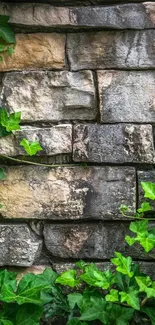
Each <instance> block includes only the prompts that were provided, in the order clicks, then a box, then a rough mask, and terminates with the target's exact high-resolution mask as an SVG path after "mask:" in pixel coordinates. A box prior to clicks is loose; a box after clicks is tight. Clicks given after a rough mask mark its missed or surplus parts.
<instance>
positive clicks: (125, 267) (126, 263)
mask: <svg viewBox="0 0 155 325" xmlns="http://www.w3.org/2000/svg"><path fill="white" fill-rule="evenodd" d="M115 255H116V258H112V259H111V262H112V263H113V264H114V265H116V270H117V271H118V272H120V273H122V274H126V275H128V276H129V278H132V276H133V272H132V271H131V266H132V258H131V257H130V256H129V257H124V256H123V255H122V254H121V253H118V252H115Z"/></svg>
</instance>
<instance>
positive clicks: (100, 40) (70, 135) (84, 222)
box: [0, 0, 155, 271]
mask: <svg viewBox="0 0 155 325" xmlns="http://www.w3.org/2000/svg"><path fill="white" fill-rule="evenodd" d="M40 2H41V1H38V3H32V1H31V3H30V2H29V3H28V2H27V1H25V3H24V1H20V2H18V3H13V2H12V3H10V4H9V3H7V2H3V3H0V14H7V15H9V16H10V23H11V24H12V26H13V27H14V30H15V32H16V40H17V45H16V49H15V53H14V54H13V56H12V57H9V56H7V55H6V56H5V57H4V61H3V62H2V63H0V71H1V73H0V81H1V83H0V98H1V106H5V107H7V109H8V111H9V112H15V111H21V112H22V130H21V131H18V132H16V134H15V135H11V136H9V137H6V138H0V154H1V155H9V156H12V157H22V156H23V155H24V151H23V150H22V148H21V147H20V146H19V142H20V140H21V139H22V138H23V137H26V138H27V139H28V140H30V141H32V140H33V141H34V140H35V141H39V142H40V144H41V146H42V147H43V151H41V152H40V153H39V154H38V156H37V157H35V158H33V162H38V163H40V164H42V163H44V164H45V165H46V166H41V165H40V166H36V165H28V164H22V163H20V164H17V163H13V162H11V161H9V160H8V159H5V160H3V161H1V163H2V164H3V165H4V169H5V171H6V173H7V179H6V180H4V181H1V182H0V202H2V203H3V207H2V209H1V221H0V233H1V236H0V265H1V266H18V267H30V270H33V271H34V270H36V271H37V270H42V269H43V268H44V266H45V265H51V266H53V268H55V269H57V270H60V269H61V270H62V269H65V268H66V267H68V266H70V265H71V263H73V262H74V261H75V260H77V259H86V260H89V261H90V260H94V261H96V262H98V263H101V265H102V267H107V265H109V264H108V260H109V259H110V257H112V255H113V252H114V251H115V250H119V251H121V252H122V253H123V254H131V255H132V256H133V258H134V259H135V260H137V261H139V263H140V264H141V265H142V268H143V269H145V270H146V269H147V270H148V269H152V271H153V269H154V268H152V263H153V253H152V252H151V253H150V255H149V256H148V255H147V257H146V255H145V254H144V253H143V251H142V250H140V248H139V247H138V246H135V247H134V248H133V247H132V248H129V246H128V245H127V244H126V243H125V241H124V237H125V235H126V234H127V233H128V232H129V230H128V225H129V220H127V219H125V218H123V217H122V216H121V215H120V212H119V207H120V205H121V204H127V205H129V207H130V209H131V213H132V214H133V213H134V212H135V211H136V207H138V205H139V204H140V202H141V200H142V191H141V189H140V182H141V181H143V180H149V181H152V182H153V181H154V182H155V169H154V162H155V158H154V157H155V156H154V135H155V129H154V124H155V3H154V2H145V3H142V1H138V0H137V1H134V3H126V4H121V2H122V1H116V0H115V1H112V0H111V1H109V3H111V4H112V2H113V4H112V5H109V6H108V5H107V2H106V1H104V0H102V1H101V0H98V1H95V0H93V1H84V2H82V1H74V3H72V2H71V1H66V0H64V1H56V0H55V1H47V2H48V3H45V1H42V2H44V3H40ZM49 2H51V3H49ZM119 2H120V3H119ZM82 3H83V5H82ZM114 3H115V4H114ZM69 4H70V6H69ZM71 5H72V6H71ZM25 159H27V160H29V159H30V158H29V157H25ZM31 160H32V159H31ZM52 163H55V164H60V165H61V164H62V166H60V167H59V166H58V167H55V168H51V166H50V164H52ZM85 163H87V167H86V166H85Z"/></svg>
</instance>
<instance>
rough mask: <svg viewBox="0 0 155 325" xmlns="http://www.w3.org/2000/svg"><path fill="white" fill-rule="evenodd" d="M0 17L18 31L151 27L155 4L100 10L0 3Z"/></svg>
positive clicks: (127, 5)
mask: <svg viewBox="0 0 155 325" xmlns="http://www.w3.org/2000/svg"><path fill="white" fill-rule="evenodd" d="M81 4H82V2H81ZM25 12H26V13H27V14H26V15H25ZM0 14H1V15H9V16H10V23H11V24H13V25H15V26H19V27H20V28H21V27H24V28H26V27H29V28H33V29H34V28H36V29H41V30H42V29H45V28H53V27H57V28H58V27H63V28H64V27H66V28H69V27H76V28H77V27H79V28H80V27H84V28H85V27H91V28H112V29H114V28H115V29H128V28H131V29H145V28H146V29H147V28H154V27H155V4H154V3H150V2H148V3H147V2H146V3H143V4H133V3H132V4H131V3H129V4H117V5H115V6H103V7H94V6H89V5H88V6H87V7H83V6H81V7H60V6H58V7H56V6H52V5H51V4H39V3H17V4H15V3H12V4H11V3H9V4H4V3H1V4H0Z"/></svg>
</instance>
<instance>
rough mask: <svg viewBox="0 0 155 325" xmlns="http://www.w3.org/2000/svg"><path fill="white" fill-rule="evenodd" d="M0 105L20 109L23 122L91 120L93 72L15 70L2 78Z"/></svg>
mask: <svg viewBox="0 0 155 325" xmlns="http://www.w3.org/2000/svg"><path fill="white" fill-rule="evenodd" d="M2 104H5V105H6V106H7V108H8V109H9V111H10V112H12V111H21V112H22V121H24V122H25V121H26V122H34V121H47V122H48V121H52V122H53V121H59V120H60V121H61V120H75V119H79V120H83V119H85V120H93V119H95V117H96V115H97V104H96V99H95V88H94V80H93V74H92V72H90V71H81V72H74V73H72V72H68V71H61V72H54V71H46V72H44V71H42V72H22V73H20V72H16V73H7V74H6V75H5V77H4V79H3V90H2Z"/></svg>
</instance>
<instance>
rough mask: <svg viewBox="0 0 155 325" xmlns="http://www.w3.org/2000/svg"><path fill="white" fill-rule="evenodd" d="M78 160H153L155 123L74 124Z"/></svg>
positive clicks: (136, 161) (75, 150) (126, 161)
mask: <svg viewBox="0 0 155 325" xmlns="http://www.w3.org/2000/svg"><path fill="white" fill-rule="evenodd" d="M73 154H74V161H85V162H96V163H128V162H130V163H131V162H133V163H148V164H150V163H153V162H154V144H153V134H152V126H151V125H149V124H147V125H134V124H115V125H110V124H109V125H97V124H96V125H94V124H93V125H92V124H86V125H84V124H79V125H76V126H74V143H73Z"/></svg>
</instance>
